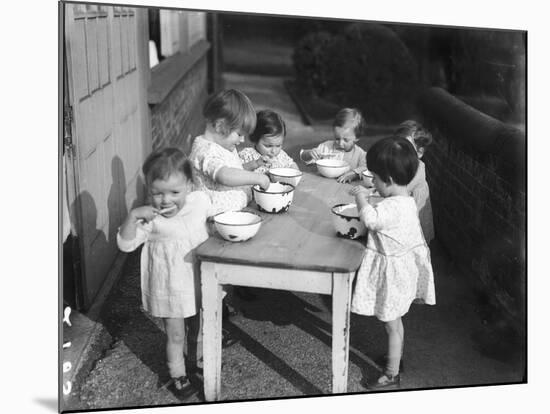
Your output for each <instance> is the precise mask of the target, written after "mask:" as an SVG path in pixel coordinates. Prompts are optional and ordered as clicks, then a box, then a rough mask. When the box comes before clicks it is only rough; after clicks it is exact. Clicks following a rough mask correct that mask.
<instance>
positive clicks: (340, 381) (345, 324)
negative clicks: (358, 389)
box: [332, 273, 354, 394]
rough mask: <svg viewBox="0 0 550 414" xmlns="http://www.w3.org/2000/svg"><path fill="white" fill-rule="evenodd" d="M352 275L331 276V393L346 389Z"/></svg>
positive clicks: (343, 391) (334, 274) (335, 274)
mask: <svg viewBox="0 0 550 414" xmlns="http://www.w3.org/2000/svg"><path fill="white" fill-rule="evenodd" d="M353 276H354V274H353V273H333V274H332V286H333V288H332V393H333V394H338V393H345V392H346V391H347V389H348V360H349V311H350V306H351V303H350V302H351V300H350V299H351V284H352V282H353Z"/></svg>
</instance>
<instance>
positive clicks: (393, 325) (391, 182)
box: [350, 137, 435, 389]
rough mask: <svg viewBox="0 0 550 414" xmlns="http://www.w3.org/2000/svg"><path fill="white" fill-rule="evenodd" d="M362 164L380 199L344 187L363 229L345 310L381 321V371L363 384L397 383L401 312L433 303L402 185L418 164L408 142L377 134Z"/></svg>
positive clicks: (426, 261) (425, 258) (425, 254)
mask: <svg viewBox="0 0 550 414" xmlns="http://www.w3.org/2000/svg"><path fill="white" fill-rule="evenodd" d="M367 167H368V169H369V171H371V172H372V173H373V176H374V178H373V184H374V187H375V189H376V190H377V191H378V193H379V194H380V195H381V196H382V197H383V199H382V201H379V202H378V203H377V204H376V205H374V206H371V205H370V204H369V195H370V192H369V190H367V189H366V188H364V187H362V186H356V187H354V188H353V189H352V190H351V191H350V193H351V194H352V195H354V196H355V199H356V203H357V208H358V210H359V211H360V218H361V220H362V221H363V223H364V224H365V227H367V229H368V238H367V247H366V252H365V256H364V258H363V262H362V263H361V266H360V268H359V271H358V274H357V281H356V285H355V290H354V293H353V299H352V305H351V311H352V312H354V313H358V314H362V315H374V316H376V317H377V318H378V319H379V320H381V321H382V322H384V323H385V326H386V332H387V334H388V352H387V356H386V361H385V363H386V366H385V370H384V374H383V375H382V376H380V378H378V380H377V381H375V382H367V381H366V380H365V379H363V381H362V384H363V385H364V386H365V387H367V388H368V389H379V388H383V387H389V386H394V385H398V384H399V380H400V376H399V365H400V362H401V357H402V352H403V338H404V329H403V323H402V320H401V318H402V316H403V315H405V314H406V313H407V312H408V310H409V307H410V305H411V303H412V302H413V301H415V302H421V303H426V304H430V305H433V304H435V288H434V278H433V270H432V265H431V259H430V251H429V249H428V246H427V245H426V242H425V240H424V237H423V235H422V230H421V228H420V223H419V220H418V213H417V210H416V205H415V202H414V199H413V198H412V197H410V195H409V192H408V190H407V184H409V183H410V182H411V180H412V179H413V177H414V175H415V173H416V169H417V167H418V157H417V155H416V152H415V149H414V147H413V145H412V144H411V143H410V142H409V141H407V140H406V139H404V138H399V137H390V138H385V139H382V140H380V141H378V142H376V143H375V144H374V145H373V146H372V147H371V148H370V149H369V151H368V153H367Z"/></svg>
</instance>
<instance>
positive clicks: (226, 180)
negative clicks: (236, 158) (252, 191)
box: [216, 167, 270, 190]
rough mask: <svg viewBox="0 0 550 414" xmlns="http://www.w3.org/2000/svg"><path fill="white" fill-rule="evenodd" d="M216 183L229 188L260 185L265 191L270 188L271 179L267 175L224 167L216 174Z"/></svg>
mask: <svg viewBox="0 0 550 414" xmlns="http://www.w3.org/2000/svg"><path fill="white" fill-rule="evenodd" d="M216 181H217V182H218V183H220V184H223V185H226V186H228V187H238V186H241V185H255V184H258V185H259V186H260V187H262V188H263V189H264V190H265V189H267V188H268V187H269V183H270V181H269V177H268V176H267V175H265V174H260V173H256V172H253V171H246V170H241V169H239V168H232V167H222V168H220V170H219V171H218V173H217V174H216Z"/></svg>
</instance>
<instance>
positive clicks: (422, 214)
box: [395, 120, 435, 244]
mask: <svg viewBox="0 0 550 414" xmlns="http://www.w3.org/2000/svg"><path fill="white" fill-rule="evenodd" d="M395 134H396V136H398V137H402V138H406V139H408V140H409V141H410V142H411V143H412V144H413V146H414V148H415V150H416V154H417V155H418V170H417V171H416V174H415V176H414V178H413V179H412V181H411V182H410V183H409V185H408V186H407V188H408V190H409V192H410V194H411V195H412V196H413V198H414V201H415V202H416V208H417V209H418V217H419V219H420V226H421V227H422V233H423V234H424V238H425V239H426V243H428V244H430V242H431V241H432V240H433V238H434V233H435V232H434V221H433V214H432V203H431V201H430V188H429V187H428V182H427V181H426V165H425V164H424V162H422V160H421V158H422V157H423V155H424V154H425V152H426V148H427V147H428V146H429V145H431V143H432V141H433V140H432V134H430V132H429V131H427V130H426V129H425V128H424V127H423V126H422V125H420V124H419V123H418V122H416V121H413V120H407V121H405V122H403V123H402V124H401V125H399V127H398V128H397V130H396V131H395Z"/></svg>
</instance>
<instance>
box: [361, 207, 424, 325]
mask: <svg viewBox="0 0 550 414" xmlns="http://www.w3.org/2000/svg"><path fill="white" fill-rule="evenodd" d="M360 216H361V220H362V221H363V222H364V223H365V226H366V227H367V229H368V231H369V233H368V238H367V247H366V252H365V257H364V258H363V262H362V263H361V266H360V268H359V271H358V274H357V281H356V285H355V290H354V293H353V300H352V305H351V311H352V312H354V313H359V314H362V315H374V316H376V317H377V318H378V319H380V320H381V321H384V322H387V321H393V320H395V319H397V318H399V317H401V316H403V315H405V314H406V313H407V312H408V310H409V307H410V305H411V303H412V302H413V301H415V302H418V303H425V304H428V305H434V304H435V287H434V277H433V270H432V264H431V259H430V251H429V248H428V246H427V245H426V242H425V241H424V237H423V236H422V230H421V229H420V223H419V220H418V214H417V211H416V205H415V203H414V199H413V198H412V197H408V196H393V197H387V198H385V199H383V200H382V201H380V202H379V203H378V204H377V205H376V206H375V207H372V206H370V205H367V206H365V207H364V208H363V209H361V212H360Z"/></svg>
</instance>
